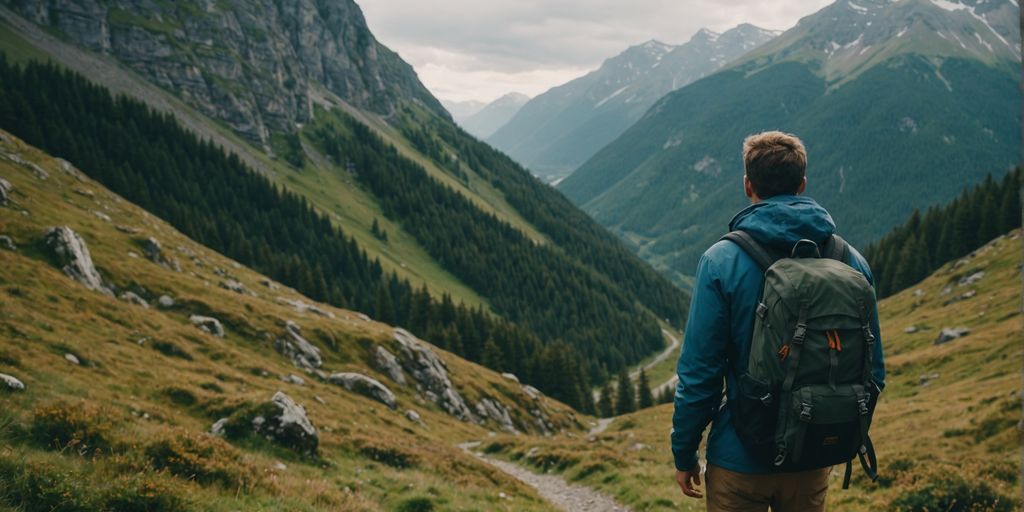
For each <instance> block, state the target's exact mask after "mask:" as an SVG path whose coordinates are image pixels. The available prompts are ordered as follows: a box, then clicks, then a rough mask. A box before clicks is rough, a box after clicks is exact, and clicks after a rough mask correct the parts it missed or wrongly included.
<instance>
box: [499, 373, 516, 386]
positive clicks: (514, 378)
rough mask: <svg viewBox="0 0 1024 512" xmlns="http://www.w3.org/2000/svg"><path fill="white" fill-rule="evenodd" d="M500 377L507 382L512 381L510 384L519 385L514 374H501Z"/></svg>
mask: <svg viewBox="0 0 1024 512" xmlns="http://www.w3.org/2000/svg"><path fill="white" fill-rule="evenodd" d="M501 376H502V377H505V378H506V379H508V380H510V381H512V382H515V383H516V384H518V383H519V377H516V376H515V374H512V373H503V374H501Z"/></svg>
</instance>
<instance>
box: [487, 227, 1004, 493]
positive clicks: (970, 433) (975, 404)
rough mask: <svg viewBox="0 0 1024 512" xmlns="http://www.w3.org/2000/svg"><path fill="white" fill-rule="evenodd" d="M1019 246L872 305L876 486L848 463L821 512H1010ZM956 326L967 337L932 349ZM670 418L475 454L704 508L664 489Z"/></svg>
mask: <svg viewBox="0 0 1024 512" xmlns="http://www.w3.org/2000/svg"><path fill="white" fill-rule="evenodd" d="M1021 243H1022V240H1021V231H1020V230H1019V229H1018V230H1015V231H1013V232H1011V233H1007V234H1005V235H1002V236H999V237H998V238H996V239H995V240H992V241H991V242H990V243H987V244H985V245H984V246H982V247H980V248H978V249H976V250H975V251H973V252H971V253H970V254H969V255H967V256H965V257H964V258H962V259H959V260H956V261H953V262H950V263H949V264H947V265H944V266H943V267H942V268H940V269H938V271H936V272H935V273H934V274H932V275H931V276H929V277H928V278H927V279H924V280H923V281H921V282H920V283H915V284H914V285H913V286H911V287H910V288H907V289H906V290H903V291H901V292H900V293H897V294H895V295H893V296H891V297H889V298H886V299H884V300H882V301H880V303H879V315H880V320H881V329H882V339H883V343H884V347H885V351H886V365H887V368H888V377H887V387H886V390H885V392H884V393H883V394H882V397H881V400H880V402H879V405H878V409H877V411H876V413H875V419H874V422H873V423H872V427H871V432H872V434H871V436H872V439H873V441H874V445H875V448H876V450H877V451H878V460H879V467H880V472H879V473H880V478H879V481H878V483H877V484H872V483H871V482H869V481H868V480H867V478H866V477H865V476H864V475H863V474H862V472H861V471H860V468H857V467H856V466H855V467H854V478H853V484H852V486H851V489H850V490H847V491H843V490H841V489H840V487H841V485H842V467H836V468H834V469H833V472H832V476H831V481H830V482H831V483H830V489H829V497H828V504H829V505H828V509H829V510H842V511H869V510H871V511H873V510H894V511H895V510H904V511H924V510H990V511H1005V512H1011V511H1013V510H1018V507H1019V504H1020V501H1019V500H1020V495H1019V488H1020V487H1019V486H1020V478H1021V475H1020V464H1019V463H1020V437H1019V436H1020V432H1019V430H1018V428H1017V424H1018V420H1019V419H1020V400H1021V397H1020V365H1021V354H1020V347H1021V344H1022V343H1024V334H1022V332H1024V331H1022V325H1021V304H1020V267H1019V265H1020V261H1021V250H1022V249H1021ZM979 272H980V273H981V274H979ZM979 275H980V277H977V276H979ZM971 276H975V277H974V278H972V279H969V278H971ZM960 327H963V328H966V329H967V334H966V335H964V336H961V337H959V338H955V339H953V340H951V341H946V342H943V343H937V342H936V340H937V339H939V336H940V334H941V332H942V330H943V329H955V328H960ZM671 417H672V405H659V406H655V407H654V408H651V409H645V410H642V411H639V412H637V413H633V414H628V415H624V416H619V417H616V418H615V419H614V421H612V422H611V424H610V425H609V426H608V427H607V429H606V430H603V431H601V432H600V433H596V434H592V435H591V436H589V437H588V438H586V439H579V440H573V441H570V442H565V441H561V440H559V441H548V440H536V439H518V438H516V437H513V436H499V437H498V438H496V439H492V440H490V441H485V442H484V444H483V445H482V446H481V449H482V450H483V451H486V452H488V453H493V454H497V455H500V456H502V457H508V458H511V459H513V460H518V461H520V462H523V461H525V462H527V463H529V464H531V465H532V466H533V468H534V469H535V470H536V471H539V472H547V471H550V472H554V473H561V474H563V475H564V476H565V477H566V478H568V479H570V480H574V481H578V482H580V483H583V484H585V485H589V486H593V487H595V488H598V489H601V490H604V491H605V492H606V493H608V494H610V495H613V496H616V497H617V498H618V499H619V500H621V501H622V502H623V503H626V504H628V505H630V506H632V507H633V508H634V509H636V510H653V511H666V512H667V511H678V510H687V511H691V510H692V511H698V510H704V504H703V502H701V501H698V500H694V499H691V498H686V497H684V496H683V495H682V493H681V492H680V491H679V487H678V486H677V485H676V484H675V482H674V481H673V480H672V472H673V463H672V454H671V451H670V449H669V445H668V435H667V432H668V429H669V428H670V427H671V424H672V419H671ZM909 433H912V435H909Z"/></svg>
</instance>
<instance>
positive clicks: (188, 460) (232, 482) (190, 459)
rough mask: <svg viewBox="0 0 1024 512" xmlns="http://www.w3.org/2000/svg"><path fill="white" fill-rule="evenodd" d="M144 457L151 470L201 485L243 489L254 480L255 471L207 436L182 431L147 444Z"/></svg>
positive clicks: (230, 447)
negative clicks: (167, 473)
mask: <svg viewBox="0 0 1024 512" xmlns="http://www.w3.org/2000/svg"><path fill="white" fill-rule="evenodd" d="M144 453H145V456H146V460H147V462H148V463H149V464H150V465H152V466H153V468H155V469H158V470H166V471H168V472H169V473H171V474H172V475H174V476H177V477H181V478H185V479H188V480H195V481H196V482H198V483H200V484H204V485H210V484H219V485H223V486H224V487H243V488H244V487H251V486H252V485H253V484H254V482H255V480H256V474H257V473H256V471H255V469H253V468H252V467H251V466H250V465H249V464H248V463H246V462H244V461H242V460H241V457H240V456H239V454H238V452H237V451H236V450H235V449H234V448H233V447H232V446H231V445H229V444H227V443H226V442H224V441H223V440H221V439H218V438H216V437H213V436H210V435H207V434H195V433H191V432H188V431H185V430H181V431H179V432H177V433H176V434H175V435H173V436H167V437H165V438H162V439H159V440H157V441H155V442H153V443H150V444H149V445H147V446H146V448H145V450H144Z"/></svg>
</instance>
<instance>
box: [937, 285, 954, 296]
mask: <svg viewBox="0 0 1024 512" xmlns="http://www.w3.org/2000/svg"><path fill="white" fill-rule="evenodd" d="M940 293H942V295H949V294H950V293H953V287H952V286H947V287H945V288H943V289H942V292H940Z"/></svg>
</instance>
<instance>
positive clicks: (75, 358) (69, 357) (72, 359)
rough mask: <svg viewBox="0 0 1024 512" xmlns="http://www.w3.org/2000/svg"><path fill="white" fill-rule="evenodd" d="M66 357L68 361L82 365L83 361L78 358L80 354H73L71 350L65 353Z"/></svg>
mask: <svg viewBox="0 0 1024 512" xmlns="http://www.w3.org/2000/svg"><path fill="white" fill-rule="evenodd" d="M64 359H67V361H68V362H69V363H71V364H76V365H81V364H82V362H81V361H79V360H78V356H76V355H74V354H72V353H70V352H68V353H67V354H64Z"/></svg>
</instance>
